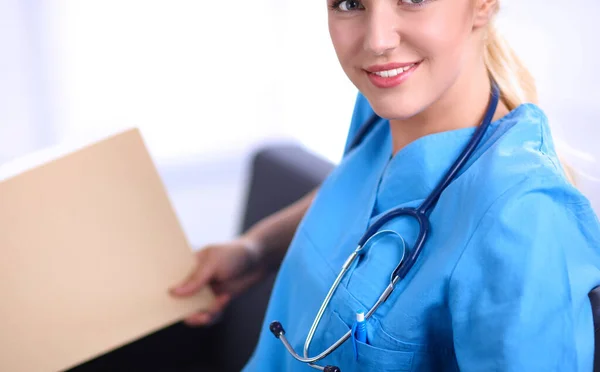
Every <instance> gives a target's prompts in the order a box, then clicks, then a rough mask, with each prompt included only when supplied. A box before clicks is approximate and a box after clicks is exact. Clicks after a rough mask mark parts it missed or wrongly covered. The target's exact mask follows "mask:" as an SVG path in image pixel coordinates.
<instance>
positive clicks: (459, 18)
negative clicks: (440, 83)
mask: <svg viewBox="0 0 600 372" xmlns="http://www.w3.org/2000/svg"><path fill="white" fill-rule="evenodd" d="M445 8H446V7H445ZM469 21H470V19H469V17H468V14H467V13H465V11H464V10H460V11H459V10H457V9H456V8H454V9H441V8H440V9H439V12H437V13H436V14H430V15H429V16H428V17H427V19H420V20H418V19H415V23H414V24H413V25H412V26H413V27H412V30H415V31H414V32H410V31H408V32H407V35H406V39H407V40H406V41H407V43H409V44H411V45H413V47H414V48H415V49H416V50H417V52H418V53H419V54H421V56H422V57H423V58H425V59H426V60H427V61H428V62H429V64H430V68H434V69H443V68H445V69H448V68H449V67H450V66H457V65H458V64H460V63H461V60H462V56H463V54H464V51H465V47H466V46H467V45H468V40H469V35H470V33H471V27H470V22H469Z"/></svg>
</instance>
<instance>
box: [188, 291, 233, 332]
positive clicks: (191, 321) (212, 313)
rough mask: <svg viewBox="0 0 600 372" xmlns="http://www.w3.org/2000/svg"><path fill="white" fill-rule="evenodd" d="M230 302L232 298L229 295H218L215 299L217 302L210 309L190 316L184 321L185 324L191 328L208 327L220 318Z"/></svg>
mask: <svg viewBox="0 0 600 372" xmlns="http://www.w3.org/2000/svg"><path fill="white" fill-rule="evenodd" d="M230 300H231V296H230V295H229V294H222V295H218V296H217V297H215V302H214V303H213V304H212V306H211V307H210V309H207V310H205V311H201V312H198V313H196V314H192V315H190V316H188V317H187V318H186V319H185V320H184V323H185V324H187V325H190V326H201V325H207V324H209V323H211V322H213V321H214V320H215V319H216V318H217V317H218V316H219V314H220V313H221V312H222V311H223V309H224V308H225V306H227V304H228V303H229V301H230Z"/></svg>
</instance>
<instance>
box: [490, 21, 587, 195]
mask: <svg viewBox="0 0 600 372" xmlns="http://www.w3.org/2000/svg"><path fill="white" fill-rule="evenodd" d="M484 62H485V65H486V67H487V70H488V74H489V75H490V76H491V78H492V79H493V80H494V81H495V82H496V84H497V85H498V88H499V89H500V99H501V100H502V102H503V103H504V105H506V107H507V108H508V110H509V111H510V110H514V109H515V108H517V107H518V106H519V105H521V104H523V103H534V104H537V103H538V95H537V89H536V86H535V79H534V78H533V76H532V75H531V73H530V72H529V70H527V68H526V67H525V65H524V64H523V63H522V62H521V60H520V59H519V57H518V56H517V54H516V53H515V52H514V50H513V49H512V48H511V47H510V46H509V45H508V44H507V43H506V41H505V40H504V38H502V37H501V36H500V35H499V34H498V32H497V31H496V29H495V28H494V26H493V25H491V24H490V26H489V28H488V30H487V38H486V45H485V51H484ZM558 158H559V161H560V163H561V165H562V167H563V169H564V171H565V175H566V177H567V179H568V180H569V182H571V183H573V184H574V183H575V180H574V178H573V171H572V169H571V168H570V167H569V166H568V165H567V164H565V162H564V161H563V160H562V159H561V157H560V156H559V157H558Z"/></svg>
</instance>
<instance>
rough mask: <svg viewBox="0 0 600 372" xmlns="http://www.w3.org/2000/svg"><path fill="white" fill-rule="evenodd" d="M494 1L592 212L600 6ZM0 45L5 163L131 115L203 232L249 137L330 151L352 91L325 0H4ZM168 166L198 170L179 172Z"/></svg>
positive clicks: (599, 129)
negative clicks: (203, 216)
mask: <svg viewBox="0 0 600 372" xmlns="http://www.w3.org/2000/svg"><path fill="white" fill-rule="evenodd" d="M502 5H503V8H504V9H503V11H502V13H501V18H500V28H501V30H503V32H504V33H505V35H506V36H507V38H508V39H509V41H510V42H511V44H512V45H513V47H514V48H515V49H516V50H517V51H518V53H519V54H520V55H521V56H522V58H523V60H524V61H525V62H526V64H527V65H529V67H530V69H531V70H532V72H533V74H534V75H535V77H536V78H537V80H538V85H539V90H540V96H541V99H542V106H543V108H544V109H545V110H546V112H547V113H548V116H549V117H550V121H551V123H552V125H553V130H554V133H555V136H556V140H557V142H559V144H560V145H561V148H562V149H563V153H564V155H565V156H566V158H567V159H568V160H570V161H571V162H573V163H574V164H575V166H576V169H578V170H579V174H578V178H579V182H580V184H581V185H582V189H583V190H584V192H585V193H586V194H587V195H588V196H590V198H591V199H592V200H593V202H594V203H595V206H596V208H597V210H599V211H600V166H599V164H598V159H599V158H600V150H599V148H598V146H596V142H597V140H598V138H600V126H599V125H598V122H599V121H600V106H599V105H598V104H597V102H599V101H600V97H599V96H598V93H597V92H598V90H597V89H596V87H597V86H599V85H600V73H598V72H597V71H596V66H597V65H600V51H599V50H598V45H599V44H598V42H597V40H596V35H598V34H600V23H599V22H597V20H596V18H597V16H598V15H600V3H598V2H597V1H596V0H582V1H579V2H577V3H576V4H567V3H565V2H562V1H558V0H530V1H528V2H520V1H517V0H503V4H502ZM0 55H2V58H0V81H1V82H2V84H0V162H1V161H5V160H7V159H9V158H11V157H14V156H17V155H21V154H23V153H26V152H29V151H31V150H33V149H36V148H39V147H41V146H45V145H48V144H53V143H56V142H58V141H60V140H63V139H65V138H68V137H72V136H78V135H82V134H85V135H89V134H90V133H94V132H98V133H104V132H107V131H112V130H115V129H119V128H122V127H129V126H138V127H140V128H141V129H142V132H143V134H144V136H145V138H146V140H147V143H148V145H149V148H150V150H151V152H152V155H153V156H154V157H155V159H156V160H157V162H158V163H159V164H160V167H161V170H162V171H163V172H164V174H165V175H167V176H166V177H170V178H168V179H166V183H167V185H168V187H169V190H170V192H171V194H172V197H173V198H174V200H175V204H176V206H177V209H178V211H179V213H180V215H181V216H182V220H183V223H184V225H185V226H186V230H187V231H188V232H189V234H190V235H191V236H192V240H193V241H194V242H198V244H200V243H201V242H202V241H204V240H213V239H218V238H224V237H226V236H229V235H230V234H233V233H234V232H235V229H236V223H237V220H236V222H229V221H230V220H231V221H233V220H235V218H231V214H232V213H234V211H237V210H239V208H238V207H239V204H240V203H241V200H242V198H243V189H242V186H241V185H242V184H243V181H244V178H243V177H244V176H243V175H240V173H241V172H242V170H243V169H245V168H244V166H243V164H245V161H246V160H247V156H248V154H249V152H250V151H251V150H252V149H253V148H255V147H256V146H257V145H258V144H260V143H262V142H265V141H275V140H281V139H287V140H299V141H301V142H302V143H303V144H305V145H306V146H308V147H309V148H310V149H312V150H314V151H316V152H318V153H320V154H322V155H323V156H325V157H327V158H329V159H330V160H332V161H337V160H338V159H339V156H340V154H341V152H342V147H343V143H344V139H345V135H346V131H347V127H348V123H349V119H350V115H351V110H352V104H353V102H354V98H355V94H356V92H355V89H354V87H353V86H352V85H351V84H350V83H349V82H348V81H347V79H346V77H345V76H344V75H343V72H342V71H341V69H340V68H339V66H338V63H337V60H336V57H335V55H334V53H333V49H332V47H331V44H330V40H329V36H328V34H327V25H326V8H325V0H318V1H308V2H306V3H302V4H300V3H295V2H286V1H281V0H257V1H254V2H252V3H248V2H242V1H235V0H230V1H197V0H169V1H166V0H145V1H143V0H77V1H67V0H29V1H21V0H0ZM217 163H219V164H222V165H223V166H222V167H216V166H215V165H214V164H217ZM173 169H176V170H177V169H179V170H182V169H190V172H193V171H194V170H197V173H196V174H195V175H194V176H193V177H192V178H190V179H188V180H187V181H186V180H185V179H182V178H181V175H180V174H181V172H179V173H178V172H176V171H173ZM203 169H205V170H204V171H203ZM215 169H217V170H218V169H221V172H219V171H217V170H215ZM174 174H177V176H174ZM209 175H210V177H209ZM190 177H191V176H190ZM194 177H195V178H194ZM207 179H210V180H212V182H213V183H212V185H213V186H207V185H206V182H205V180H207ZM186 182H187V183H186ZM217 185H220V186H217ZM198 190H201V191H198ZM219 190H221V191H222V192H221V193H219V192H220V191H219ZM223 190H225V191H223ZM214 200H225V201H224V202H223V203H224V204H223V205H224V206H223V208H222V209H223V210H224V211H226V212H223V215H222V216H221V217H218V216H217V217H215V218H213V220H219V219H220V220H223V221H225V220H226V218H229V219H228V220H227V222H225V223H224V225H222V227H221V228H220V229H219V228H214V226H210V225H209V226H205V225H202V224H201V223H200V222H197V221H195V219H196V218H198V215H200V214H201V213H198V211H199V210H201V211H204V210H205V209H208V207H209V206H213V205H214V204H213V203H214ZM203 213H204V212H203ZM197 226H204V227H203V228H202V229H200V228H199V227H197ZM220 226H221V225H220ZM211 232H212V233H213V234H212V235H211Z"/></svg>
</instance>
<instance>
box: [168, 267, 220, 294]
mask: <svg viewBox="0 0 600 372" xmlns="http://www.w3.org/2000/svg"><path fill="white" fill-rule="evenodd" d="M212 272H213V270H212V265H201V266H198V267H197V268H196V269H195V270H194V271H193V272H192V273H190V275H188V277H187V278H186V279H185V280H184V281H183V282H181V283H179V284H178V285H176V286H174V287H172V288H171V290H170V292H171V293H172V294H173V295H175V296H189V295H192V294H194V293H196V292H197V291H198V290H200V288H202V287H204V286H206V285H207V284H208V281H209V280H210V277H211V275H212Z"/></svg>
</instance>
